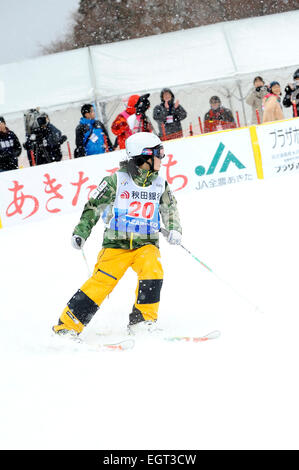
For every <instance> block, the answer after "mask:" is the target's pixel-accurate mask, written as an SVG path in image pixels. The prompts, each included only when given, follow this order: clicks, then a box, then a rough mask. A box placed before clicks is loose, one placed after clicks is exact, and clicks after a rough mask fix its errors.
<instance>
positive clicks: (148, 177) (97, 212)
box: [73, 169, 182, 250]
mask: <svg viewBox="0 0 299 470" xmlns="http://www.w3.org/2000/svg"><path fill="white" fill-rule="evenodd" d="M119 171H124V172H125V170H124V169H120V170H119ZM157 176H158V172H149V171H147V170H142V169H139V173H138V175H137V176H135V177H133V181H134V183H135V184H137V185H138V186H140V187H144V186H150V185H151V184H152V182H153V181H154V180H155V179H156V178H157ZM116 191H117V176H116V174H113V175H111V176H106V177H105V178H103V180H102V181H101V183H100V184H99V186H98V188H97V189H96V191H95V192H94V193H93V194H92V196H91V198H90V199H89V201H88V202H87V203H86V204H85V206H84V209H83V212H82V215H81V218H80V221H79V223H78V225H76V227H75V229H74V231H73V235H79V236H81V237H82V238H84V240H86V239H87V238H88V237H89V235H90V233H91V230H92V228H93V227H94V225H95V224H96V223H97V222H98V220H99V219H100V217H101V215H102V214H103V212H104V211H105V214H106V215H105V218H106V223H107V225H108V222H109V221H110V220H111V218H112V216H113V203H114V200H115V197H116ZM159 212H160V215H161V218H162V221H163V224H164V226H165V227H166V229H167V230H177V231H178V232H180V233H181V232H182V229H181V224H180V219H179V214H178V210H177V202H176V199H175V197H174V196H173V194H172V192H171V190H170V188H169V185H168V183H167V182H165V189H164V192H163V193H162V195H161V197H160V201H159ZM107 213H108V215H107ZM147 244H152V245H156V246H157V247H159V233H155V234H151V235H147V234H145V235H142V234H139V233H133V234H132V233H124V232H115V231H114V230H112V229H110V228H109V227H108V226H107V227H106V228H105V231H104V238H103V248H123V249H128V250H129V249H135V248H140V247H141V246H143V245H147Z"/></svg>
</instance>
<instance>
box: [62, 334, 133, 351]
mask: <svg viewBox="0 0 299 470" xmlns="http://www.w3.org/2000/svg"><path fill="white" fill-rule="evenodd" d="M55 336H58V335H55ZM60 340H62V342H63V343H64V344H67V343H68V344H71V343H73V344H75V345H78V346H79V347H80V348H81V347H83V348H86V349H88V350H92V351H127V350H129V349H132V348H133V347H134V346H135V341H134V339H132V338H124V339H122V340H120V341H115V342H114V341H113V342H112V341H111V342H99V341H95V340H93V341H90V340H88V339H85V338H82V337H79V336H75V335H71V334H70V335H61V336H60Z"/></svg>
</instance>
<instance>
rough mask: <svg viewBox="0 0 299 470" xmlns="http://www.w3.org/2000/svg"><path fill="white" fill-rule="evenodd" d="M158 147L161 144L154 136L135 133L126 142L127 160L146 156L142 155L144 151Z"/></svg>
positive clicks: (149, 133)
mask: <svg viewBox="0 0 299 470" xmlns="http://www.w3.org/2000/svg"><path fill="white" fill-rule="evenodd" d="M158 145H162V142H161V140H160V139H159V137H158V136H157V135H156V134H153V133H151V132H137V133H136V134H133V135H131V136H130V137H128V138H127V140H126V152H127V156H128V158H134V157H138V156H139V155H146V154H145V153H143V151H144V150H145V149H152V148H154V147H157V146H158Z"/></svg>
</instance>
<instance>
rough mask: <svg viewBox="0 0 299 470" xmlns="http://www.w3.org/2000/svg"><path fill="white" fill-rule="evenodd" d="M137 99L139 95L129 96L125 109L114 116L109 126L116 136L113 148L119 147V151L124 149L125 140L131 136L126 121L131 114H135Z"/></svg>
mask: <svg viewBox="0 0 299 470" xmlns="http://www.w3.org/2000/svg"><path fill="white" fill-rule="evenodd" d="M139 98H140V97H139V95H132V96H130V98H129V99H128V103H127V107H126V109H125V110H124V111H122V112H121V113H120V114H118V115H117V116H116V118H115V119H114V121H113V123H112V125H111V130H112V132H113V134H114V135H116V136H117V139H116V141H117V142H116V144H114V147H115V148H117V147H119V148H120V149H124V148H125V142H126V139H127V138H128V137H130V135H132V131H131V129H130V126H129V124H128V121H127V120H128V118H129V117H130V116H132V114H135V113H136V108H135V105H136V103H137V101H138V100H139Z"/></svg>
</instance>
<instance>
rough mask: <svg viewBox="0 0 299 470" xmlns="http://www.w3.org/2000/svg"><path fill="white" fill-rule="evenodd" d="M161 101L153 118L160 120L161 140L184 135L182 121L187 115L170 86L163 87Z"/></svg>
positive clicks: (155, 109)
mask: <svg viewBox="0 0 299 470" xmlns="http://www.w3.org/2000/svg"><path fill="white" fill-rule="evenodd" d="M160 98H161V103H160V104H159V105H157V106H155V108H154V112H153V118H154V119H155V121H157V122H158V126H159V137H160V139H161V140H168V139H169V138H172V139H177V138H179V137H183V130H182V125H181V121H182V120H183V119H185V118H186V117H187V113H186V111H185V110H184V108H183V107H182V106H181V105H180V104H179V101H178V100H176V101H174V94H173V92H172V91H171V90H170V89H169V88H163V90H162V91H161V94H160Z"/></svg>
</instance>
